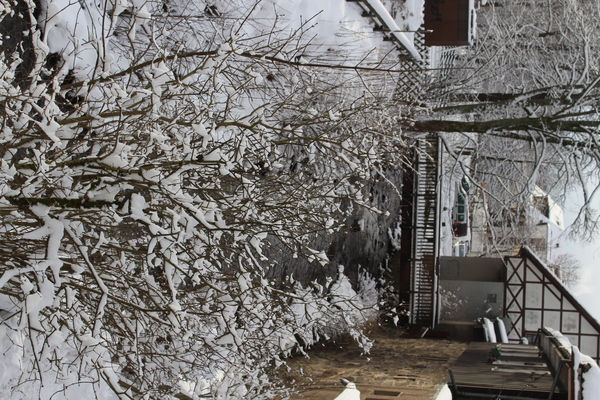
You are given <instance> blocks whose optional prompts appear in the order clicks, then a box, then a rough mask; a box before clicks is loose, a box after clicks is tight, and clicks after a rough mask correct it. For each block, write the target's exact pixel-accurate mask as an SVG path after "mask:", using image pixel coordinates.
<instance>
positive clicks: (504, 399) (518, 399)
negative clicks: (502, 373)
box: [448, 360, 563, 400]
mask: <svg viewBox="0 0 600 400" xmlns="http://www.w3.org/2000/svg"><path fill="white" fill-rule="evenodd" d="M562 364H563V362H562V360H561V363H560V366H559V370H560V368H562ZM448 372H449V373H450V380H451V381H452V389H450V390H451V391H452V397H457V396H463V397H474V398H480V399H498V400H539V397H538V398H534V397H523V396H509V395H503V394H487V393H474V392H465V391H462V390H458V386H457V385H456V380H455V379H454V372H452V370H449V371H448ZM556 376H557V377H558V374H556ZM556 379H557V378H556V377H555V378H554V382H553V383H552V392H550V396H549V397H548V400H551V399H552V395H553V394H554V388H555V387H556Z"/></svg>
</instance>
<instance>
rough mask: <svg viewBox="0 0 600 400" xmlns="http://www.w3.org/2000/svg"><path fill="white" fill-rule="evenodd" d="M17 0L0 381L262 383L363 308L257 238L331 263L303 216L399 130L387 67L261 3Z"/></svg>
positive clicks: (331, 206)
mask: <svg viewBox="0 0 600 400" xmlns="http://www.w3.org/2000/svg"><path fill="white" fill-rule="evenodd" d="M18 4H19V5H20V6H22V7H21V8H20V9H17V8H16V6H15V4H13V3H9V2H3V3H2V7H0V20H2V21H3V23H4V22H5V21H8V19H10V20H11V21H12V23H16V26H17V27H19V26H20V27H21V28H22V29H21V31H22V32H21V33H22V35H21V36H20V37H21V38H22V40H21V41H20V42H18V43H15V42H11V41H6V42H4V43H3V46H2V51H3V54H4V56H3V58H2V59H0V107H2V113H1V114H0V122H1V124H0V144H1V146H0V149H1V150H0V216H1V217H0V243H1V245H0V274H1V275H0V316H1V317H2V323H1V324H0V328H1V329H2V332H3V335H2V341H1V342H0V345H1V346H2V352H3V354H5V355H6V362H5V363H4V367H3V368H4V369H3V370H2V373H1V374H0V382H1V383H2V386H1V388H0V393H2V397H7V398H8V397H12V398H25V397H28V396H31V393H36V394H37V395H38V397H40V398H50V397H52V396H53V395H55V394H56V395H57V396H63V397H66V398H75V397H77V398H93V397H96V398H110V395H109V393H112V395H113V397H117V396H118V397H119V398H161V399H163V398H168V397H169V396H174V395H176V394H177V395H178V396H180V397H181V396H182V395H185V396H188V397H190V398H198V397H199V396H203V395H206V394H209V393H210V394H212V395H213V396H214V397H215V398H223V399H225V398H244V397H245V398H256V396H258V395H260V394H261V393H262V392H264V391H265V390H269V386H268V385H267V384H266V379H267V377H266V375H265V370H266V368H268V367H271V366H272V365H273V364H276V363H277V362H279V361H278V360H279V359H280V357H281V356H283V355H285V354H286V353H289V352H290V351H291V350H292V349H294V348H297V347H298V346H299V345H310V340H308V339H305V343H304V344H299V343H298V340H297V339H296V337H304V338H308V337H309V336H308V334H307V332H308V331H310V332H311V335H313V336H311V337H312V340H316V339H318V338H319V335H320V333H319V332H324V331H322V329H324V328H323V327H325V326H328V324H329V326H332V325H335V324H331V323H330V322H331V321H333V320H335V319H336V318H346V317H345V316H347V315H348V314H349V313H352V315H354V316H356V315H357V313H356V312H355V310H353V308H358V311H360V307H357V306H356V305H354V303H353V302H352V301H353V300H352V299H351V298H348V297H345V296H346V293H347V291H346V289H348V284H347V282H346V281H345V280H344V276H343V275H342V274H341V273H340V276H339V277H338V280H337V281H336V283H334V287H333V288H332V289H330V290H329V291H323V293H317V294H310V295H309V294H308V292H306V289H302V288H300V287H297V288H296V290H295V292H294V291H292V290H285V287H284V288H283V289H282V288H281V287H280V285H279V284H276V283H274V282H270V281H269V280H267V278H266V276H267V275H266V273H265V270H266V269H267V268H268V266H269V263H270V262H271V260H269V259H267V258H266V257H265V256H264V253H263V246H264V244H265V243H266V240H265V239H266V238H269V237H271V238H275V239H276V240H277V241H278V242H279V243H283V244H284V245H285V246H287V247H288V248H289V249H290V251H291V252H296V253H298V254H299V256H301V257H306V260H307V262H314V263H327V262H328V260H327V257H326V255H325V254H324V253H323V252H318V251H314V250H312V249H311V248H310V246H309V245H308V244H309V243H310V238H311V235H314V234H315V232H323V231H324V232H328V231H333V230H335V229H336V228H337V227H338V226H339V225H340V224H341V220H339V219H338V218H343V217H344V215H346V214H347V213H348V212H349V209H351V207H348V208H346V210H345V211H343V210H341V208H340V204H341V202H342V200H343V201H345V202H346V204H350V205H352V206H361V205H365V203H364V201H363V194H362V187H363V182H364V180H365V179H367V178H368V177H369V176H371V171H373V170H377V169H378V168H380V166H381V163H383V162H384V161H382V160H381V159H380V158H379V156H378V154H379V153H380V151H381V152H383V153H386V154H391V153H392V152H393V151H395V150H397V149H398V148H400V147H402V146H404V144H403V142H402V141H401V140H400V139H398V138H396V137H395V136H394V135H393V133H394V129H395V126H396V117H395V116H393V115H389V114H388V112H387V111H386V110H387V109H386V108H384V107H381V106H380V105H381V103H380V101H382V99H383V100H385V99H389V98H391V97H390V96H391V93H390V92H391V91H390V89H389V88H388V87H386V86H385V82H386V80H387V79H388V78H389V74H382V78H381V79H379V80H377V79H372V78H373V76H359V75H358V74H357V71H356V70H354V69H352V68H340V69H335V68H331V69H329V70H325V69H323V68H321V67H314V68H318V73H317V72H316V71H315V69H311V67H308V66H305V64H304V62H305V58H310V57H311V55H310V54H305V52H307V51H308V50H309V49H313V50H314V47H311V46H313V45H312V42H311V40H310V38H309V36H310V34H309V32H310V29H309V26H308V25H305V24H303V25H300V26H299V27H297V28H296V29H294V30H291V31H290V30H289V29H287V28H286V26H279V25H278V23H280V22H281V20H282V19H281V18H276V15H275V14H273V9H272V7H271V14H269V13H268V10H269V7H268V4H267V5H265V4H263V3H260V2H259V3H256V4H253V5H250V6H248V5H246V4H243V2H237V1H233V0H232V1H228V2H227V1H226V2H222V3H221V2H219V3H218V4H217V6H214V5H211V6H208V5H206V4H204V3H201V2H199V3H194V4H192V3H189V4H188V3H185V2H173V3H170V2H164V3H163V2H141V1H137V0H134V1H133V2H128V1H114V2H113V1H109V2H106V3H100V5H97V4H96V3H93V2H83V3H79V2H70V3H69V2H68V1H64V2H63V1H58V0H53V1H41V2H40V5H41V10H36V9H35V5H34V3H22V4H21V3H18ZM271 6H272V4H271ZM265 16H270V17H269V18H263V17H265ZM265 21H266V22H265ZM19 24H20V25H19ZM369 57H370V55H369ZM314 58H316V56H314ZM368 59H369V58H368V57H366V58H364V59H362V62H365V63H366V62H367V61H368ZM313 61H314V60H313ZM342 61H343V62H347V60H342ZM343 62H342V64H343ZM376 63H377V65H378V66H381V65H382V60H381V59H377V60H376ZM372 74H374V75H377V72H376V71H373V72H372ZM369 82H373V83H376V84H374V85H373V86H369V85H370V84H369ZM360 85H363V86H362V88H363V89H364V92H365V93H363V91H360V92H358V91H357V88H358V87H359V86H360ZM364 85H366V86H364ZM375 93H377V96H374V94H375ZM386 96H387V97H386ZM385 162H393V159H390V158H389V157H388V158H387V159H386V161H385ZM375 211H376V210H375ZM332 216H334V217H335V218H336V219H337V220H332ZM346 279H347V278H346ZM342 289H344V290H342ZM311 296H312V297H311ZM302 307H304V308H305V309H310V310H311V314H306V313H304V314H303V313H301V312H299V311H298V310H299V309H300V308H302ZM313 308H314V310H313ZM312 311H314V312H312ZM307 315H311V317H313V318H314V317H315V316H319V318H316V321H307V320H306V317H307ZM321 315H322V318H321ZM352 318H353V319H352V320H345V319H344V321H345V322H346V327H347V329H351V330H352V332H353V335H354V336H355V337H357V338H358V339H359V340H361V341H363V343H368V341H366V339H364V338H363V335H362V334H361V332H360V326H359V323H358V322H357V321H358V320H357V319H356V318H355V317H352Z"/></svg>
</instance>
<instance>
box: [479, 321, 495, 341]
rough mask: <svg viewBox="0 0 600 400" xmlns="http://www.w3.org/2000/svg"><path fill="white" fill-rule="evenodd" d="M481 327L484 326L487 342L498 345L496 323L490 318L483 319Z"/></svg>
mask: <svg viewBox="0 0 600 400" xmlns="http://www.w3.org/2000/svg"><path fill="white" fill-rule="evenodd" d="M481 325H482V326H483V333H484V335H485V340H486V341H487V342H492V343H497V340H496V330H495V328H494V323H493V322H492V321H490V320H489V319H488V318H485V317H484V318H482V319H481Z"/></svg>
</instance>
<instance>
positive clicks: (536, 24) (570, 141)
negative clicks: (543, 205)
mask: <svg viewBox="0 0 600 400" xmlns="http://www.w3.org/2000/svg"><path fill="white" fill-rule="evenodd" d="M534 9H535V11H534ZM597 18H598V7H597V4H596V2H573V1H570V0H564V1H553V2H549V1H548V2H546V1H539V2H526V3H523V2H518V3H517V2H506V1H505V2H495V3H494V4H491V3H490V6H488V7H483V8H482V9H481V10H480V13H479V15H478V21H479V24H480V26H479V28H480V29H479V39H478V44H477V45H476V46H475V48H474V49H473V51H472V52H470V53H469V55H467V56H464V57H463V60H462V62H463V63H464V64H461V66H463V67H469V69H456V70H453V72H454V75H453V78H454V79H453V80H450V81H448V82H446V85H445V86H444V87H443V88H441V89H440V88H435V91H434V92H433V93H436V94H437V96H440V91H442V92H445V95H446V96H447V97H445V98H446V103H445V104H439V105H436V106H434V107H433V113H430V114H428V115H423V116H422V117H420V118H418V120H417V121H416V122H415V124H414V125H413V127H412V128H413V129H415V130H417V131H425V132H432V131H437V132H454V134H455V135H460V134H467V133H468V134H469V135H467V136H468V137H469V138H470V139H469V140H467V141H465V143H466V144H465V146H467V147H469V151H471V152H472V154H473V160H474V161H473V163H472V165H471V169H470V170H469V171H468V173H469V174H470V176H471V177H472V178H473V181H474V182H477V183H479V185H480V186H481V189H485V191H486V195H487V196H488V199H490V202H491V203H492V204H494V203H495V205H494V207H493V208H495V209H496V210H495V211H494V212H493V214H494V215H495V216H499V218H500V219H504V220H505V222H506V218H507V217H508V216H510V215H511V214H514V210H515V204H524V202H526V201H527V199H528V198H530V195H531V192H532V189H533V188H534V187H535V186H540V187H541V188H542V189H543V190H545V191H546V192H548V193H551V194H552V195H553V196H554V197H555V198H556V199H557V201H559V202H561V201H563V200H564V198H565V196H566V194H567V193H569V192H571V191H577V192H579V194H580V195H581V197H582V198H583V199H584V205H583V207H582V208H581V209H580V211H579V214H578V216H577V218H576V221H575V224H574V225H573V227H572V233H573V234H576V235H578V236H579V237H581V238H584V239H591V237H592V236H593V235H594V232H596V230H597V229H596V228H597V226H598V222H599V220H598V215H597V214H595V212H594V210H593V208H592V199H593V198H594V196H596V197H595V198H596V199H597V192H598V191H599V190H600V186H598V182H599V181H600V180H599V178H600V177H599V176H598V171H599V170H600V168H599V166H600V164H599V162H600V147H599V146H598V132H599V128H600V126H599V122H598V117H597V99H598V95H599V92H598V90H599V89H598V84H599V83H600V76H599V75H598V73H597V71H598V67H599V66H600V59H599V58H598V57H597V49H598V48H599V44H600V43H599V42H598V35H597V29H596V23H595V21H596V20H597ZM442 97H443V96H442ZM517 214H520V212H517ZM494 215H492V219H493V218H494ZM497 222H498V223H500V222H501V221H498V220H497ZM492 223H495V222H492Z"/></svg>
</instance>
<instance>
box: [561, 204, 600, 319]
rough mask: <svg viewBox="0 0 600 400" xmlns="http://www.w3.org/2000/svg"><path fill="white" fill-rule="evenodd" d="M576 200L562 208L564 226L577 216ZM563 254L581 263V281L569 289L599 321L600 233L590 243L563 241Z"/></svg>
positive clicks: (568, 239)
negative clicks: (573, 257)
mask: <svg viewBox="0 0 600 400" xmlns="http://www.w3.org/2000/svg"><path fill="white" fill-rule="evenodd" d="M595 204H596V205H595V206H594V207H593V208H594V209H595V210H600V199H598V198H596V199H595ZM577 205H578V199H577V197H576V196H570V197H569V199H568V201H567V203H566V204H565V206H564V212H565V224H566V225H567V226H569V225H571V223H572V222H573V220H574V219H575V216H576V215H577V209H578V206H577ZM564 248H565V252H566V253H569V254H573V255H574V256H575V257H576V258H577V259H578V260H579V262H580V263H581V280H580V283H579V285H578V286H577V287H575V288H574V289H571V291H572V292H573V294H574V295H575V297H576V298H577V300H579V302H580V303H581V304H582V305H583V306H584V307H585V308H586V309H587V310H588V312H589V313H590V314H592V316H594V317H595V318H596V320H598V321H600V232H597V234H596V238H595V240H594V241H592V242H589V243H588V242H582V241H580V240H574V239H571V238H566V239H565V246H564Z"/></svg>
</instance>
